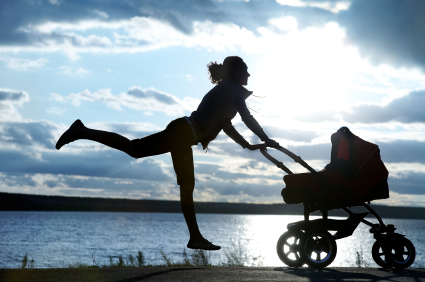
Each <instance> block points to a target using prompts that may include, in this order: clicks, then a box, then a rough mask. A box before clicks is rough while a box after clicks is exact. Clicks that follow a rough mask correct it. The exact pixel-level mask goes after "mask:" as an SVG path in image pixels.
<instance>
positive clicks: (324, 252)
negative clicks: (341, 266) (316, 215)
mask: <svg viewBox="0 0 425 282" xmlns="http://www.w3.org/2000/svg"><path fill="white" fill-rule="evenodd" d="M300 246H301V248H300V256H301V258H302V259H303V260H304V262H305V263H307V264H308V265H309V266H310V267H315V268H321V267H326V266H328V265H329V264H331V263H332V262H333V261H334V259H335V256H336V251H337V247H336V242H335V239H334V238H333V237H332V235H331V234H330V233H329V232H328V231H326V230H325V229H321V228H317V229H310V230H307V231H306V232H305V235H304V236H303V237H302V238H301V240H300Z"/></svg>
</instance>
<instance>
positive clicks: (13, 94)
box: [0, 88, 28, 103]
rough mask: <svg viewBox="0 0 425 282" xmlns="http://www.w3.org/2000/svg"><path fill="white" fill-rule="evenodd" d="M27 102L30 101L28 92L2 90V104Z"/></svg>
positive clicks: (0, 95) (0, 98) (0, 99)
mask: <svg viewBox="0 0 425 282" xmlns="http://www.w3.org/2000/svg"><path fill="white" fill-rule="evenodd" d="M26 101H28V93H27V92H25V91H16V90H12V89H6V88H0V102H12V103H23V102H26Z"/></svg>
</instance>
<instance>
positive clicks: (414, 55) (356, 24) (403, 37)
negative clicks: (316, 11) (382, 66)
mask: <svg viewBox="0 0 425 282" xmlns="http://www.w3.org/2000/svg"><path fill="white" fill-rule="evenodd" d="M424 14H425V2H424V1H400V0H374V1H368V0H356V1H353V2H352V4H351V7H350V9H349V10H348V11H344V12H340V13H339V14H338V21H339V22H340V23H341V24H342V25H343V26H344V27H345V28H346V31H347V37H348V39H349V41H350V42H351V43H352V44H354V45H356V46H358V47H359V50H360V52H361V54H362V55H363V56H365V57H367V58H369V59H371V60H372V62H374V63H389V64H392V65H394V66H396V67H410V66H421V67H424V66H425V52H424V50H425V39H424V36H423V34H424V32H425V17H424Z"/></svg>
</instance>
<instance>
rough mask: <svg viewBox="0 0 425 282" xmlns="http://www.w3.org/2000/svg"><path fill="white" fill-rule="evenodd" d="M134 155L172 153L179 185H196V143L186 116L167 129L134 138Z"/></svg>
mask: <svg viewBox="0 0 425 282" xmlns="http://www.w3.org/2000/svg"><path fill="white" fill-rule="evenodd" d="M132 143H133V150H134V157H135V158H144V157H149V156H155V155H161V154H164V153H168V152H170V153H171V158H172V160H173V166H174V171H175V172H176V175H177V184H178V185H195V173H194V167H193V152H192V145H195V144H196V143H195V140H194V137H193V133H192V130H191V128H190V126H189V124H188V122H187V120H186V119H185V118H178V119H176V120H173V121H172V122H170V123H169V124H168V126H167V127H166V129H165V130H163V131H161V132H158V133H155V134H152V135H150V136H146V137H144V138H140V139H134V140H132Z"/></svg>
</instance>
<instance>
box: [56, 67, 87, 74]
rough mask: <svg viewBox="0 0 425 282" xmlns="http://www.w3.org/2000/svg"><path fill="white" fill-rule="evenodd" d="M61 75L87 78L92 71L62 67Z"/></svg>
mask: <svg viewBox="0 0 425 282" xmlns="http://www.w3.org/2000/svg"><path fill="white" fill-rule="evenodd" d="M60 73H61V74H65V75H69V76H81V77H84V76H87V75H89V74H91V71H89V70H87V69H85V68H82V67H78V68H77V67H70V66H62V67H60Z"/></svg>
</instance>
